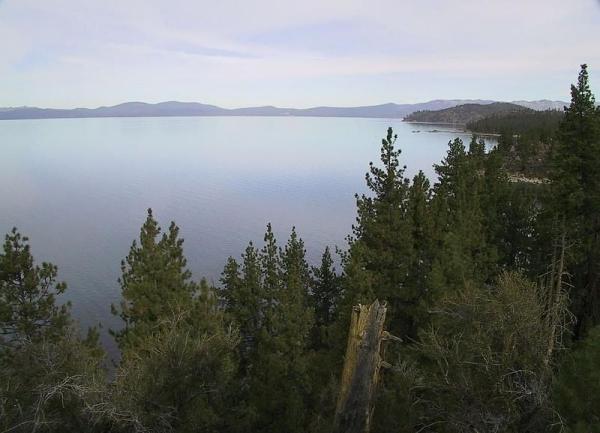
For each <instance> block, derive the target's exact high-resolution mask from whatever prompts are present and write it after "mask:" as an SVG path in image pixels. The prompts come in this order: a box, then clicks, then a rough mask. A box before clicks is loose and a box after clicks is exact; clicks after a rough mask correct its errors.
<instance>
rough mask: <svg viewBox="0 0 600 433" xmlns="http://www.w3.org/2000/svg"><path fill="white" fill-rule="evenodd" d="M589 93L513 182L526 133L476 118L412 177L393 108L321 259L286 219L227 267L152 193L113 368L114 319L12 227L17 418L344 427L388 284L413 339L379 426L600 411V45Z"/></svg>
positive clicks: (497, 428)
mask: <svg viewBox="0 0 600 433" xmlns="http://www.w3.org/2000/svg"><path fill="white" fill-rule="evenodd" d="M571 96H572V100H571V104H570V106H569V107H568V108H566V110H565V112H564V114H563V115H562V116H561V118H560V122H559V124H558V127H557V129H556V131H555V133H554V134H553V139H552V140H549V141H548V145H549V148H548V155H547V161H548V164H547V166H546V175H547V182H546V183H542V184H539V185H538V184H528V185H523V184H521V183H515V182H510V170H509V169H508V168H507V161H509V160H510V158H511V152H514V151H513V150H512V146H513V144H512V143H507V142H502V141H501V142H500V144H499V146H497V147H496V148H494V149H492V150H490V151H489V152H486V150H485V143H484V142H483V141H482V140H481V139H479V138H478V137H476V136H474V137H473V138H472V140H471V141H470V142H469V143H464V142H463V141H461V140H460V139H458V138H456V139H455V140H452V141H451V142H450V143H448V151H447V154H446V156H445V158H444V159H443V160H442V161H440V163H439V164H438V165H436V166H435V171H436V174H437V176H436V178H435V179H428V178H427V177H426V176H425V175H424V174H423V172H419V173H418V174H417V175H416V176H414V177H413V178H412V179H409V178H407V177H406V175H405V167H404V164H403V161H402V154H401V150H400V147H401V145H402V143H397V142H396V136H395V135H394V132H393V130H392V129H391V128H389V129H388V131H387V134H385V137H384V138H383V139H382V141H381V158H380V161H378V162H375V163H369V165H368V172H367V173H366V177H365V180H366V184H367V187H368V191H369V192H368V193H367V194H364V195H357V196H356V211H357V218H356V223H355V225H354V227H353V229H352V232H351V233H350V234H349V237H348V245H347V246H346V248H345V249H343V250H342V251H337V250H336V251H333V250H332V249H330V248H327V249H325V250H324V251H323V253H322V260H321V262H320V263H317V264H316V265H314V266H310V264H309V263H307V260H306V257H305V248H304V243H303V241H302V239H301V236H300V233H297V232H296V231H295V230H292V231H291V233H290V235H289V237H288V239H285V240H281V239H279V240H278V239H276V238H275V235H274V232H273V229H272V227H271V225H270V224H268V225H267V226H266V231H265V235H264V240H263V242H262V243H261V244H260V245H255V244H253V243H252V242H251V243H249V244H248V246H247V247H246V248H245V250H244V251H240V255H239V256H238V257H230V258H228V259H227V260H226V262H225V263H224V269H223V273H222V278H221V281H220V283H219V284H218V285H217V287H212V286H211V285H210V284H208V283H207V282H206V281H205V280H202V279H200V280H195V279H194V278H192V275H191V273H190V272H189V270H188V267H187V262H186V258H185V255H184V249H183V247H184V242H183V239H182V238H181V237H180V234H179V228H178V227H177V225H176V224H175V223H171V224H170V225H169V227H168V228H166V229H164V230H163V228H161V227H160V226H159V224H158V222H157V220H156V219H155V215H154V214H153V213H152V211H151V210H148V214H147V217H146V221H145V223H144V224H143V226H142V227H141V229H140V232H139V235H138V236H136V239H135V240H134V241H133V242H132V244H131V248H130V250H129V252H127V251H124V252H123V254H124V256H125V257H124V260H123V262H122V263H121V278H120V279H119V281H118V284H119V285H120V288H121V293H122V300H121V302H120V303H119V305H114V306H113V312H114V314H115V315H118V316H119V317H120V318H121V319H122V322H123V327H122V328H121V329H118V330H113V331H112V334H113V336H114V338H115V339H116V342H117V343H118V346H119V348H120V350H121V354H122V358H121V360H120V362H119V363H118V365H116V366H115V369H116V371H115V373H114V374H109V373H108V371H107V369H106V368H105V364H104V363H103V359H104V352H103V349H102V347H100V345H99V342H98V330H94V329H92V330H90V331H88V332H87V333H85V332H83V331H81V330H80V329H78V325H77V323H76V322H75V321H74V320H73V319H72V317H71V314H70V306H69V305H68V304H66V305H60V304H59V302H58V301H57V296H58V295H60V294H62V293H64V292H65V291H66V290H77V288H67V285H66V284H65V283H62V282H59V281H57V268H56V267H55V266H54V265H52V264H49V263H45V262H41V263H40V262H39V261H36V260H34V256H33V253H32V251H31V250H30V248H29V244H28V239H27V238H26V237H24V236H22V235H21V234H20V233H19V232H18V231H17V230H16V229H15V230H13V231H12V232H11V233H9V234H7V235H6V238H5V242H4V245H3V249H2V251H1V252H0V432H33V431H35V432H61V433H62V432H65V433H68V432H77V433H79V432H140V433H141V432H156V433H159V432H160V433H163V432H164V433H166V432H181V433H187V432H219V433H223V432H232V433H233V432H240V433H242V432H244V433H246V432H261V433H263V432H265V433H282V432H285V433H304V432H314V433H320V432H323V433H324V432H331V431H332V428H333V427H332V426H333V415H334V411H335V406H336V399H337V396H338V393H339V385H340V383H339V382H340V374H341V368H342V364H343V362H344V351H345V349H346V340H347V334H348V327H349V320H350V315H351V312H352V308H353V306H355V305H357V304H359V303H361V304H370V303H371V302H373V301H374V300H375V299H379V300H381V301H386V302H387V306H388V316H387V322H386V324H385V325H386V329H387V330H388V331H389V332H390V333H391V334H393V335H395V336H397V337H400V338H401V339H402V342H398V341H395V342H393V343H391V342H390V343H386V346H385V350H384V351H382V353H381V355H382V357H383V360H384V361H386V363H385V367H387V368H382V370H381V371H382V373H381V378H380V384H379V388H378V389H377V392H376V398H375V401H374V402H373V404H374V411H373V414H372V417H371V419H372V422H371V425H370V431H371V432H373V433H389V432H407V433H409V432H410V433H422V432H438V433H467V432H469V433H474V432H479V433H497V432H514V433H517V432H519V433H521V432H530V433H534V432H535V433H537V432H539V433H541V432H552V431H555V432H561V431H566V432H572V433H578V432H600V397H599V396H600V381H599V380H598V377H599V375H600V110H599V109H598V108H597V107H596V104H595V100H594V96H593V95H592V93H591V91H590V88H589V83H588V73H587V68H586V66H585V65H582V68H581V71H580V73H579V77H578V81H577V83H576V84H575V85H573V86H572V87H571ZM508 108H509V109H511V108H510V107H508ZM551 117H552V118H553V119H554V115H551ZM536 118H537V117H536ZM462 119H463V122H464V121H465V120H464V119H466V117H464V118H462ZM471 120H473V119H471ZM502 122H504V121H500V124H503V123H502ZM486 127H487V126H486ZM533 129H534V130H535V128H533ZM526 130H527V128H525V129H520V130H519V131H517V132H518V133H520V134H525V133H526V132H525V131H526ZM512 138H513V135H512V134H510V140H512ZM132 237H133V234H132ZM338 254H339V257H340V260H339V263H340V265H337V266H336V265H335V263H337V262H338V261H337V260H336V255H338ZM382 365H383V363H382ZM358 397H360V396H358Z"/></svg>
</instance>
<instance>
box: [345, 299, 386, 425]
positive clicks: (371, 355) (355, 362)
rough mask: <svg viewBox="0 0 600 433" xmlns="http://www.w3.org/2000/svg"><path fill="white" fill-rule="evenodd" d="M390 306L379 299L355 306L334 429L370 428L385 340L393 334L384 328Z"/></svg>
mask: <svg viewBox="0 0 600 433" xmlns="http://www.w3.org/2000/svg"><path fill="white" fill-rule="evenodd" d="M386 310H387V308H386V305H385V303H379V301H377V300H376V301H375V302H373V304H371V305H370V306H367V305H360V304H359V305H358V306H355V307H353V310H352V317H351V319H350V331H349V333H348V346H347V348H346V357H345V360H344V369H343V371H342V379H341V383H340V393H339V396H338V401H337V406H336V411H335V421H334V429H333V431H334V433H368V431H369V428H370V421H371V415H372V412H373V399H374V396H375V391H376V389H377V383H378V381H379V369H380V368H381V366H382V364H384V362H383V361H382V359H381V342H382V340H384V339H387V338H389V336H388V334H387V332H385V331H384V330H383V323H384V322H385V314H386ZM392 338H394V337H392Z"/></svg>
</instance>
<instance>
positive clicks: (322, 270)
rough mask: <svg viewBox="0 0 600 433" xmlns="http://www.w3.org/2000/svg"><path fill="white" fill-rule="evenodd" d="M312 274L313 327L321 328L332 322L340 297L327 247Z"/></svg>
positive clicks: (338, 279) (338, 283)
mask: <svg viewBox="0 0 600 433" xmlns="http://www.w3.org/2000/svg"><path fill="white" fill-rule="evenodd" d="M312 274H313V278H312V281H311V287H312V297H313V300H314V301H313V302H314V308H315V325H316V326H317V327H318V328H323V327H327V326H329V325H331V324H332V323H333V322H334V320H335V318H336V312H337V307H338V302H339V299H340V297H341V285H340V278H339V276H338V275H337V274H336V272H335V268H334V266H333V259H332V257H331V252H330V250H329V247H325V251H324V252H323V255H322V256H321V265H320V266H318V267H317V266H315V267H313V268H312Z"/></svg>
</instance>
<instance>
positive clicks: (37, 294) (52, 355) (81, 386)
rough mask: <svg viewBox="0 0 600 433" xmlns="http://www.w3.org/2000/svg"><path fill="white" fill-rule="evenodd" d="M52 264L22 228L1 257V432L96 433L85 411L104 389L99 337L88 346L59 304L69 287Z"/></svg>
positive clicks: (8, 238) (8, 239) (92, 335)
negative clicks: (39, 259) (37, 254)
mask: <svg viewBox="0 0 600 433" xmlns="http://www.w3.org/2000/svg"><path fill="white" fill-rule="evenodd" d="M57 273H58V269H57V267H56V266H55V265H53V264H51V263H46V262H44V263H42V265H41V266H38V265H36V264H35V261H34V258H33V256H32V254H31V251H30V246H29V244H28V238H27V237H25V236H21V234H20V233H19V232H18V231H17V229H13V230H12V231H11V233H9V234H8V235H6V238H5V242H4V245H3V250H2V253H0V333H1V334H0V430H2V431H11V432H30V431H36V430H39V431H42V430H43V431H46V432H70V431H72V432H76V431H89V430H90V429H91V428H92V426H93V424H94V421H93V419H92V417H91V416H90V414H89V413H87V412H86V410H85V408H86V406H87V405H88V404H92V403H94V398H95V395H96V394H97V392H98V391H99V390H102V386H103V380H104V376H103V370H102V368H101V365H100V364H101V361H102V358H103V351H102V349H100V347H99V345H98V334H97V332H96V331H95V330H93V329H92V330H90V331H89V333H88V338H85V339H82V338H80V337H79V335H78V333H77V332H76V330H75V324H74V323H73V320H72V319H71V315H70V305H69V304H63V305H58V303H57V302H58V301H57V296H58V295H60V294H62V293H64V291H65V290H66V288H67V286H66V284H65V283H62V282H61V283H59V282H57V281H56V277H57Z"/></svg>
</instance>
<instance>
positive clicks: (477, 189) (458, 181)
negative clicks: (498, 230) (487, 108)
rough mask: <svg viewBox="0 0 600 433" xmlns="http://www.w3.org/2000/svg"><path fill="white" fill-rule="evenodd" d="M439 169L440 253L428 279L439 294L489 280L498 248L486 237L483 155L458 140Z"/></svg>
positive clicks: (436, 193)
mask: <svg viewBox="0 0 600 433" xmlns="http://www.w3.org/2000/svg"><path fill="white" fill-rule="evenodd" d="M435 170H436V172H437V174H438V176H439V180H438V182H437V183H436V184H435V186H434V199H433V202H432V209H433V217H434V219H435V222H434V224H435V233H434V239H435V242H436V245H435V251H436V256H435V258H434V260H433V265H432V272H431V275H430V277H429V279H430V285H431V289H432V291H433V292H434V293H435V294H436V295H435V296H439V295H440V294H441V293H443V292H444V291H447V290H457V289H460V288H462V287H463V286H464V284H465V282H467V281H477V282H483V281H486V280H489V278H490V276H491V275H494V266H493V264H494V259H495V250H494V248H493V246H491V245H489V244H488V243H487V240H486V227H485V220H484V217H483V212H482V190H483V173H482V171H481V160H480V157H479V156H477V155H475V157H472V156H471V155H469V154H468V153H467V152H466V150H465V147H464V145H463V142H462V140H460V139H459V138H456V139H455V140H453V141H451V142H450V143H449V150H448V154H447V156H446V158H445V159H444V160H443V161H442V163H441V164H439V165H436V166H435Z"/></svg>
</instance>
